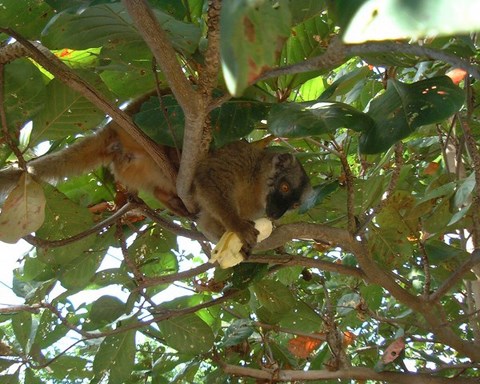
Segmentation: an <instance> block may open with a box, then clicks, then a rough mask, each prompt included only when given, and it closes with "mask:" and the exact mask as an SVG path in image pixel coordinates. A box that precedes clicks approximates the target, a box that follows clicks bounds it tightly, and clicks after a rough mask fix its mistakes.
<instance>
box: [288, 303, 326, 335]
mask: <svg viewBox="0 0 480 384" xmlns="http://www.w3.org/2000/svg"><path fill="white" fill-rule="evenodd" d="M279 324H280V325H281V326H282V327H284V328H287V329H292V330H297V331H302V332H319V331H320V330H322V329H323V319H322V316H321V315H320V314H318V313H317V312H315V311H314V310H313V309H312V308H311V307H310V306H308V305H307V304H305V303H304V302H301V301H296V302H295V305H294V306H293V307H292V309H291V310H290V311H289V312H288V313H286V314H285V316H283V317H282V318H281V319H280V323H279Z"/></svg>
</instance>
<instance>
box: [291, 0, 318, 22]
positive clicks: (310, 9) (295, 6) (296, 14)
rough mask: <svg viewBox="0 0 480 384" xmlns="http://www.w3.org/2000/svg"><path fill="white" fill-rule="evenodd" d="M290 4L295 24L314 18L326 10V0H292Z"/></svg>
mask: <svg viewBox="0 0 480 384" xmlns="http://www.w3.org/2000/svg"><path fill="white" fill-rule="evenodd" d="M289 5H290V12H291V14H292V24H294V25H295V24H298V23H302V22H304V21H306V20H308V19H311V18H314V17H316V16H318V15H319V14H321V13H322V11H324V10H325V1H319V0H295V1H290V2H289Z"/></svg>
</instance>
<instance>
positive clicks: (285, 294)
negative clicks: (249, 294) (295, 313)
mask: <svg viewBox="0 0 480 384" xmlns="http://www.w3.org/2000/svg"><path fill="white" fill-rule="evenodd" d="M253 290H254V292H255V295H256V296H257V299H258V301H259V302H260V304H261V305H263V306H264V307H265V308H266V309H267V310H268V311H270V312H272V313H274V314H275V313H276V314H286V313H287V312H288V311H289V310H290V309H291V308H292V307H293V306H294V305H295V299H294V297H293V295H292V293H291V292H290V290H289V289H288V288H287V287H286V286H285V285H283V284H281V283H279V282H278V281H274V280H266V279H265V280H261V281H258V282H256V283H255V284H254V285H253Z"/></svg>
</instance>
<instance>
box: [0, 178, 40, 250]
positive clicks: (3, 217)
mask: <svg viewBox="0 0 480 384" xmlns="http://www.w3.org/2000/svg"><path fill="white" fill-rule="evenodd" d="M44 220H45V194H44V192H43V188H42V186H41V185H40V184H38V183H37V182H36V181H35V180H33V178H32V176H30V175H29V174H28V173H26V172H25V173H23V174H22V176H21V177H20V179H19V181H18V184H17V186H16V187H15V188H14V189H13V191H12V192H10V194H9V195H8V197H7V199H6V200H5V204H4V205H3V208H2V212H1V213H0V240H1V241H4V242H5V243H11V244H14V243H16V242H17V241H18V240H20V239H21V238H22V237H23V236H25V235H28V234H29V233H31V232H34V231H36V230H37V229H38V228H40V226H41V225H42V224H43V221H44Z"/></svg>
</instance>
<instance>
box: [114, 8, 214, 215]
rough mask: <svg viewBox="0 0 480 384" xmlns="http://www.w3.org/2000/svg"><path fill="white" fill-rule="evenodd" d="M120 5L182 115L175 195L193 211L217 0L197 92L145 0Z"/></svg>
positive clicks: (205, 133)
mask: <svg viewBox="0 0 480 384" xmlns="http://www.w3.org/2000/svg"><path fill="white" fill-rule="evenodd" d="M123 4H124V6H125V8H126V9H127V11H128V13H129V14H130V16H131V17H132V19H133V21H134V23H135V25H136V27H137V29H138V31H139V32H140V34H141V35H142V37H143V39H144V40H145V42H146V43H147V44H148V46H149V47H150V49H151V50H152V53H153V55H154V56H155V59H156V60H157V63H158V65H159V66H160V68H161V69H162V72H163V73H164V74H165V77H166V78H167V80H168V83H169V86H170V88H171V89H172V92H173V94H174V95H175V98H176V99H177V101H178V103H179V105H180V107H181V108H182V110H183V113H184V115H185V130H184V140H183V149H182V160H181V163H180V170H179V172H178V178H177V194H178V196H179V197H180V198H181V199H182V200H183V202H184V204H185V206H186V207H187V209H188V210H189V211H191V212H193V211H194V210H195V204H194V202H193V200H192V198H191V196H190V190H191V184H192V180H193V173H194V171H195V164H196V163H197V162H198V160H199V159H200V158H201V157H203V156H204V155H205V153H206V152H207V150H208V146H209V142H210V140H209V127H208V126H206V125H207V118H208V112H209V104H210V100H211V94H212V90H213V88H214V87H215V86H216V83H217V78H218V72H219V51H218V46H219V40H220V37H219V36H220V29H219V19H220V1H219V0H212V1H210V2H209V10H208V20H207V27H208V48H207V53H206V58H205V67H204V68H203V70H202V72H201V74H200V78H199V91H198V92H197V91H195V90H194V88H193V87H192V86H191V84H190V83H189V82H188V80H187V78H186V76H185V74H184V73H183V71H182V68H181V67H180V64H179V63H178V60H177V56H176V53H175V51H174V49H173V47H172V45H171V44H170V42H169V41H168V38H167V36H166V34H165V32H164V31H163V30H162V28H161V27H160V25H159V24H158V22H157V20H156V18H155V16H154V14H153V12H152V11H151V9H150V8H149V7H148V5H147V3H146V1H145V0H124V1H123Z"/></svg>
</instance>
